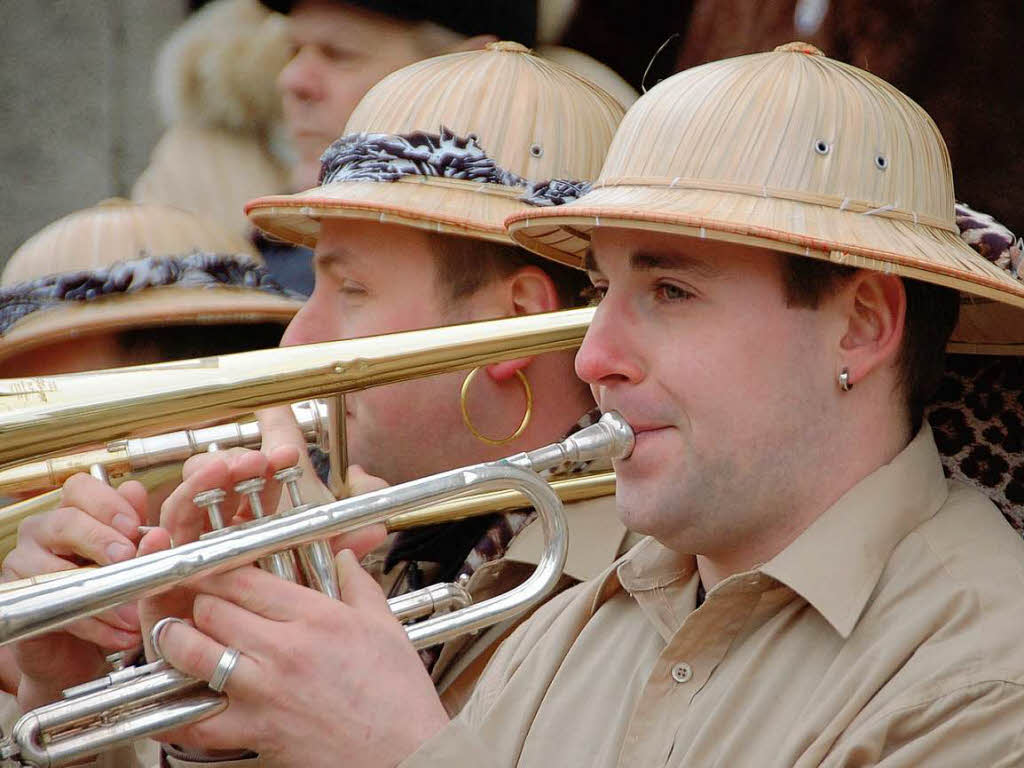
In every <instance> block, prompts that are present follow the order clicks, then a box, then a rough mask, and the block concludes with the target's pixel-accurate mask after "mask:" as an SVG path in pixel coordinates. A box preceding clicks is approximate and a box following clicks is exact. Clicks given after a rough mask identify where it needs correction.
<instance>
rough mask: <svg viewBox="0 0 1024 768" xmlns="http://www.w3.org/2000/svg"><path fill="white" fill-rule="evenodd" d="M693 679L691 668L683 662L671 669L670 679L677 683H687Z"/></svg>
mask: <svg viewBox="0 0 1024 768" xmlns="http://www.w3.org/2000/svg"><path fill="white" fill-rule="evenodd" d="M691 677H693V668H692V667H691V666H690V665H689V664H687V663H686V662H685V661H681V662H679V663H678V664H676V665H675V666H674V667H672V679H673V680H675V681H676V682H677V683H686V682H689V680H690V678H691Z"/></svg>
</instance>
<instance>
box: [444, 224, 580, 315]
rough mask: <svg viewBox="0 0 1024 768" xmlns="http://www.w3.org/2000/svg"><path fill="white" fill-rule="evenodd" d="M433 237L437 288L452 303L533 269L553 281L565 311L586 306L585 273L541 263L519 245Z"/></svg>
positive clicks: (542, 261) (550, 263) (554, 264)
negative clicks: (521, 271)
mask: <svg viewBox="0 0 1024 768" xmlns="http://www.w3.org/2000/svg"><path fill="white" fill-rule="evenodd" d="M432 237H433V238H434V253H435V255H436V258H437V279H438V284H439V285H440V286H442V287H443V288H444V289H445V290H446V291H447V292H448V298H449V299H451V300H452V301H458V300H460V299H464V298H466V297H468V296H472V295H473V294H474V293H476V292H477V291H479V290H480V289H481V288H483V287H484V286H485V285H489V284H490V283H492V282H494V281H495V280H500V279H502V278H505V277H508V276H509V275H511V274H512V273H513V272H515V271H516V270H517V269H521V268H522V267H527V266H534V267H538V268H539V269H542V270H543V271H544V272H545V273H546V274H547V276H548V277H550V278H551V280H552V282H553V283H554V284H555V289H556V290H557V291H558V300H559V304H560V306H561V307H562V308H563V309H565V308H569V307H579V306H582V305H584V304H586V303H587V302H586V299H585V298H584V291H585V290H586V288H587V287H588V286H589V285H590V281H589V280H588V279H587V275H586V273H585V272H581V271H579V270H576V269H572V268H571V267H566V266H563V265H562V264H558V263H556V262H553V261H547V260H546V259H541V258H539V257H537V256H534V255H533V254H531V253H529V252H528V251H525V250H523V249H522V248H520V247H519V246H516V245H507V244H505V243H496V242H491V241H488V240H475V239H471V238H468V237H459V236H456V235H439V234H438V235H433V236H432Z"/></svg>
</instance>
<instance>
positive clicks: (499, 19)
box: [260, 0, 537, 46]
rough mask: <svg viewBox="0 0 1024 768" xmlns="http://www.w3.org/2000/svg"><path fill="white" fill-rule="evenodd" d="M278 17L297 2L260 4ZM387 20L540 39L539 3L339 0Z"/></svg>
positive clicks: (513, 0)
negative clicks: (397, 19) (418, 22)
mask: <svg viewBox="0 0 1024 768" xmlns="http://www.w3.org/2000/svg"><path fill="white" fill-rule="evenodd" d="M260 2H261V3H263V5H265V6H267V7H268V8H270V9H271V10H273V11H277V12H278V13H289V12H290V11H291V10H292V8H293V7H294V6H295V5H296V3H297V0H260ZM338 2H339V3H341V4H342V5H353V6H356V7H358V8H363V9H365V10H368V11H373V12H375V13H380V14H383V15H385V16H395V17H397V18H400V19H409V20H410V21H432V22H434V23H435V24H439V25H440V26H442V27H447V28H448V29H450V30H452V31H453V32H458V33H459V34H461V35H466V36H467V37H471V36H473V35H496V36H497V37H498V39H499V40H514V41H516V42H518V43H522V44H523V45H526V46H533V45H534V44H535V42H536V37H537V2H536V0H488V1H487V2H480V1H479V0H443V2H436V0H435V1H433V2H431V0H338Z"/></svg>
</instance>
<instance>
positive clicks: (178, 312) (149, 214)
mask: <svg viewBox="0 0 1024 768" xmlns="http://www.w3.org/2000/svg"><path fill="white" fill-rule="evenodd" d="M194 252H202V253H206V254H220V255H223V256H224V258H227V259H233V260H236V261H238V262H239V263H241V264H251V265H254V266H258V265H261V264H262V260H261V259H260V258H259V256H258V255H256V254H255V253H254V252H253V249H252V246H250V245H249V244H248V243H247V242H246V241H245V240H244V239H243V238H242V237H241V236H239V235H236V234H234V233H233V232H230V231H228V230H226V229H224V228H223V227H221V226H220V225H219V224H217V223H216V222H213V221H209V220H206V219H203V218H201V217H199V216H196V215H195V214H192V213H189V212H188V211H183V210H181V209H178V208H173V207H171V206H168V205H160V204H156V203H150V204H140V203H132V202H129V201H127V200H121V199H113V200H107V201H105V202H103V203H100V204H99V205H97V206H94V207H92V208H86V209H84V210H81V211H77V212H75V213H72V214H69V215H68V216H65V217H64V218H62V219H59V220H57V221H55V222H53V223H52V224H50V225H48V226H47V227H45V228H44V229H42V230H41V231H40V232H38V233H36V234H35V235H33V236H32V237H31V238H29V239H28V240H27V241H26V242H25V243H24V244H23V245H22V246H21V247H20V248H19V249H18V250H17V251H15V252H14V254H13V255H12V256H11V258H10V261H9V262H8V264H7V267H6V268H5V269H4V272H3V277H2V278H0V292H4V290H5V291H6V292H7V293H8V294H10V297H14V296H16V295H17V294H19V292H21V291H22V290H23V289H27V288H31V285H32V282H33V281H38V280H39V279H41V278H45V277H47V276H50V275H82V274H84V273H88V272H93V271H95V270H103V269H105V268H108V267H111V266H112V265H114V264H115V263H117V262H133V261H135V260H138V259H140V257H143V256H152V257H178V256H187V255H188V254H192V253H194ZM0 298H2V297H0ZM0 303H2V302H0ZM301 306H302V302H301V301H300V300H298V299H297V298H293V297H291V296H287V295H284V294H283V292H275V291H271V290H261V289H259V288H255V287H250V286H248V285H233V284H222V283H216V284H213V283H211V284H203V285H191V284H188V285H185V284H182V285H179V284H172V285H163V286H154V287H146V288H144V289H142V290H138V291H134V292H130V293H113V294H111V295H109V296H102V297H98V298H95V299H93V300H89V301H66V302H63V303H59V304H54V305H53V306H50V307H45V308H42V309H40V310H39V311H34V312H31V313H30V314H27V315H25V316H24V317H21V318H20V319H18V320H16V321H15V322H14V323H13V324H12V325H11V326H10V327H8V328H6V329H3V330H0V364H3V362H4V361H5V360H7V359H8V358H10V357H12V356H13V355H17V354H21V353H23V352H28V351H30V350H33V349H36V348H39V347H43V346H46V345H48V344H51V343H56V342H61V341H67V340H70V339H77V338H82V337H85V336H88V335H90V334H98V333H107V332H112V331H121V330H127V329H131V328H146V327H154V326H167V325H217V324H234V323H239V324H241V323H278V324H281V325H285V324H287V323H288V322H289V321H290V320H291V318H292V317H293V316H294V315H295V313H296V312H297V311H298V309H299V307H301Z"/></svg>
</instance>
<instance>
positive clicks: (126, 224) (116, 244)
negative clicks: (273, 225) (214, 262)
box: [0, 198, 255, 286]
mask: <svg viewBox="0 0 1024 768" xmlns="http://www.w3.org/2000/svg"><path fill="white" fill-rule="evenodd" d="M195 250H199V251H209V252H211V253H248V254H250V255H253V256H255V253H254V251H253V248H252V246H251V245H250V244H249V243H247V242H246V241H245V239H244V238H242V236H241V235H236V234H234V233H233V232H231V231H229V230H227V229H225V228H224V227H222V226H221V225H219V224H218V223H217V222H215V221H210V220H207V219H204V218H201V217H199V216H197V215H195V214H193V213H189V212H188V211H183V210H181V209H180V208H174V207H172V206H169V205H161V204H158V203H132V202H130V201H128V200H122V199H116V198H115V199H111V200H106V201H104V202H102V203H100V204H99V205H96V206H93V207H92V208H85V209H83V210H81V211H75V212H74V213H71V214H69V215H67V216H65V217H64V218H62V219H58V220H57V221H55V222H53V223H52V224H49V225H47V226H46V227H44V228H43V229H41V230H40V231H39V232H37V233H36V234H34V235H33V236H32V237H30V238H29V239H28V240H26V241H25V242H24V243H23V244H22V245H21V246H20V247H19V248H18V250H16V251H15V252H14V253H13V254H12V255H11V258H10V260H9V261H8V262H7V266H6V267H5V268H4V272H3V278H2V279H0V285H4V286H6V285H13V284H15V283H21V282H25V281H27V280H33V279H35V278H37V277H41V276H43V275H55V274H59V273H61V272H72V271H76V270H81V269H96V268H98V267H106V266H109V265H110V264H113V263H114V262H115V261H131V260H132V259H137V258H139V256H140V255H141V254H143V253H145V254H149V255H152V256H162V255H172V254H183V253H188V252H189V251H195Z"/></svg>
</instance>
